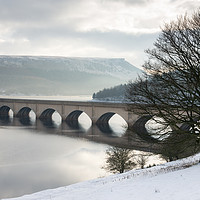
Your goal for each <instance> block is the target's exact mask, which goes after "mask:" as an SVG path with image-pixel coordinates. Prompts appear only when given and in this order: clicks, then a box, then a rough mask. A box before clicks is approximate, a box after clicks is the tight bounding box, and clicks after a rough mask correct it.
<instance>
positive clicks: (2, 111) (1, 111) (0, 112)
mask: <svg viewBox="0 0 200 200" xmlns="http://www.w3.org/2000/svg"><path fill="white" fill-rule="evenodd" d="M9 111H10V107H8V106H1V107H0V116H1V117H9Z"/></svg>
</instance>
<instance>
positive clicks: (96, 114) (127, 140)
mask: <svg viewBox="0 0 200 200" xmlns="http://www.w3.org/2000/svg"><path fill="white" fill-rule="evenodd" d="M10 110H12V111H13V115H14V121H13V123H14V125H17V124H18V125H22V124H24V125H29V113H30V111H33V112H34V113H35V115H36V119H37V120H36V122H35V125H34V126H35V128H36V129H39V130H43V129H44V130H45V131H46V129H48V132H56V133H58V134H62V135H68V136H73V137H83V138H87V139H89V140H93V141H96V142H103V143H107V144H111V145H117V146H121V147H123V146H126V147H131V148H135V149H138V150H150V151H153V149H154V147H153V146H155V144H154V145H153V146H152V144H149V143H148V141H144V140H142V139H141V138H140V137H138V136H137V135H136V134H134V133H133V132H131V133H130V131H127V132H126V133H125V134H124V135H123V136H122V137H113V135H112V130H110V127H109V120H110V119H111V117H112V116H113V115H114V114H118V115H120V116H121V117H122V118H123V119H124V120H125V121H126V122H127V124H128V126H129V127H132V126H133V125H134V124H135V125H137V124H138V118H139V116H138V115H137V114H134V113H133V112H130V111H129V110H128V109H127V104H125V103H108V102H93V101H91V102H82V101H80V102H78V101H58V100H29V99H6V98H1V99H0V116H1V117H4V118H7V117H8V116H9V111H10ZM55 111H57V112H58V113H59V115H60V116H61V118H62V123H61V125H60V126H59V128H58V129H50V128H49V127H53V124H52V115H53V113H54V112H55ZM83 112H85V113H86V114H87V115H88V116H89V118H90V119H91V121H92V124H93V125H92V126H91V128H90V129H89V130H88V131H87V132H84V131H83V130H82V129H81V128H80V127H79V123H78V118H79V116H80V115H81V114H82V113H83ZM16 118H18V119H16ZM38 119H39V120H38ZM140 121H141V120H140ZM65 122H67V123H65ZM140 126H141V123H140ZM142 127H144V124H143V125H142ZM72 129H73V131H72ZM149 148H151V149H149Z"/></svg>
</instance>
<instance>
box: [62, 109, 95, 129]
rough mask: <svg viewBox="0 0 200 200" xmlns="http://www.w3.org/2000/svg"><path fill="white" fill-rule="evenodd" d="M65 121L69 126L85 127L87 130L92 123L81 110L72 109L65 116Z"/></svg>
mask: <svg viewBox="0 0 200 200" xmlns="http://www.w3.org/2000/svg"><path fill="white" fill-rule="evenodd" d="M82 116H83V117H82ZM79 119H80V121H79ZM82 120H83V122H82ZM65 121H66V123H67V124H68V125H69V126H70V127H71V128H75V129H86V130H87V129H88V128H89V127H90V126H91V124H92V120H91V118H90V117H89V115H88V114H87V113H86V112H84V111H83V110H74V111H72V112H71V113H69V115H68V116H67V117H66V119H65Z"/></svg>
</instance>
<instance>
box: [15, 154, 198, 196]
mask: <svg viewBox="0 0 200 200" xmlns="http://www.w3.org/2000/svg"><path fill="white" fill-rule="evenodd" d="M199 160H200V154H197V155H195V156H191V157H188V158H185V159H181V160H178V161H174V162H170V163H166V164H163V165H159V166H155V167H152V168H147V169H141V170H131V171H129V172H126V173H123V174H118V175H112V176H109V177H106V178H101V179H95V180H91V181H85V182H82V183H78V184H73V185H70V186H66V187H60V188H57V189H51V190H45V191H42V192H38V193H35V194H32V195H26V196H23V197H19V198H14V199H15V200H36V199H37V200H38V199H42V200H47V199H54V200H66V199H68V200H71V199H73V200H85V199H87V200H94V199H95V200H100V199H103V200H107V199H109V200H110V199H115V200H121V199H126V200H132V199H137V200H146V199H148V200H149V199H150V200H155V199H159V200H160V199H163V200H168V199H170V200H172V199H174V200H175V199H176V200H188V199H192V200H197V199H199V197H200V191H199V183H200V173H199V169H200V165H195V164H197V163H199ZM192 165H194V166H192ZM190 166H192V167H190ZM14 199H13V200H14Z"/></svg>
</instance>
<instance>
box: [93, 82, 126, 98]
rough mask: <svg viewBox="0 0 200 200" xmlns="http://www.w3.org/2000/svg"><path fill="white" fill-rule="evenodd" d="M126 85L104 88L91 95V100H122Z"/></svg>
mask: <svg viewBox="0 0 200 200" xmlns="http://www.w3.org/2000/svg"><path fill="white" fill-rule="evenodd" d="M126 87H127V85H126V84H121V85H117V86H115V87H111V88H104V89H103V90H100V91H99V92H97V93H94V94H93V97H92V98H93V99H97V100H124V97H125V91H126Z"/></svg>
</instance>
